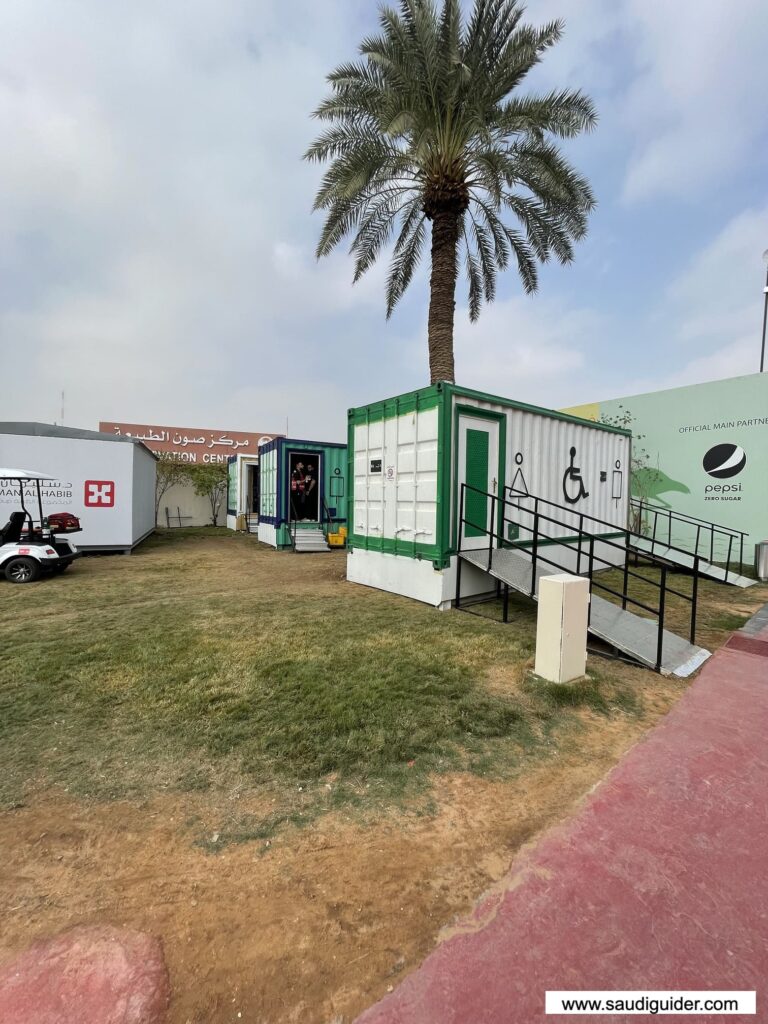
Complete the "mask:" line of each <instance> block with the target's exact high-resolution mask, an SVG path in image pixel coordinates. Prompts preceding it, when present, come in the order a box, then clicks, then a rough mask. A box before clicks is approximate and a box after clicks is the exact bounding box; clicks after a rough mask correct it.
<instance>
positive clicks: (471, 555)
mask: <svg viewBox="0 0 768 1024" xmlns="http://www.w3.org/2000/svg"><path fill="white" fill-rule="evenodd" d="M459 557H460V558H462V559H463V560H464V561H465V562H470V563H472V564H473V565H476V566H477V567H478V568H479V569H482V570H483V571H484V572H487V573H488V574H489V575H490V576H493V577H494V579H497V580H499V581H500V582H501V583H505V584H507V586H509V587H511V588H512V589H513V590H516V591H517V592H518V593H520V594H526V595H527V596H528V597H532V598H533V600H534V601H536V600H537V599H538V596H539V580H540V579H541V577H542V576H551V575H552V574H553V573H555V572H559V571H562V570H558V569H556V568H553V567H551V566H546V565H541V564H539V565H537V566H536V586H535V590H534V592H533V593H531V560H530V558H525V557H523V556H522V555H519V554H517V553H516V552H515V551H510V550H507V549H504V548H498V549H496V550H495V551H494V553H493V559H492V563H491V568H490V569H488V568H487V566H488V551H487V549H485V550H482V549H481V550H475V551H462V552H461V553H460V555H459ZM589 632H590V633H591V634H592V635H593V636H595V637H597V638H598V639H599V640H602V641H603V642H604V643H607V644H610V646H611V647H615V648H616V649H617V650H619V651H621V652H622V653H623V654H626V655H628V656H629V657H630V658H632V659H633V660H635V661H639V662H640V663H641V664H643V665H647V666H648V668H652V669H656V668H657V664H658V648H659V636H658V627H657V624H656V623H655V622H654V621H653V620H652V619H645V618H641V617H640V616H639V615H635V614H634V613H633V612H628V611H626V610H625V609H623V608H621V607H620V606H619V605H616V604H612V603H611V602H610V601H606V600H605V598H602V597H598V596H597V594H595V593H592V594H590V613H589ZM661 644H662V645H661V663H660V665H658V671H660V672H661V673H662V675H665V676H668V675H674V676H680V677H681V678H685V677H686V676H689V675H691V673H692V672H695V671H696V669H697V668H699V666H700V665H703V664H704V662H705V661H706V660H707V658H708V657H709V656H710V654H709V651H706V650H704V648H702V647H697V646H696V645H695V644H691V643H689V642H688V641H687V640H684V639H683V638H682V637H679V636H677V634H676V633H670V632H669V630H666V629H662V634H661Z"/></svg>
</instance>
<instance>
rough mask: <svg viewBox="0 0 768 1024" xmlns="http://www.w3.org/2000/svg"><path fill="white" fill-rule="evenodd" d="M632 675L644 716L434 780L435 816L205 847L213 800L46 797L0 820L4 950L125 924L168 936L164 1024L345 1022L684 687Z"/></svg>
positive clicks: (417, 956)
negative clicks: (552, 751)
mask: <svg viewBox="0 0 768 1024" xmlns="http://www.w3.org/2000/svg"><path fill="white" fill-rule="evenodd" d="M628 671H634V670H628ZM640 676H642V677H643V681H644V683H645V701H646V707H647V717H646V718H645V721H640V720H638V719H636V718H631V717H629V716H622V717H621V718H620V719H616V720H612V721H606V720H604V719H602V718H601V719H600V721H599V722H595V723H593V725H594V728H589V723H588V722H587V723H585V724H587V729H586V730H585V732H584V733H580V734H579V737H578V742H574V743H573V744H572V749H562V748H561V750H560V753H559V756H557V757H556V758H554V760H553V761H550V762H548V763H547V764H546V765H544V764H542V763H541V761H538V762H535V763H534V762H532V763H531V766H530V768H529V769H528V770H523V771H522V772H521V773H520V775H519V776H518V777H517V778H515V779H514V780H511V781H505V782H497V781H493V782H492V781H488V780H484V779H481V778H477V777H474V776H470V775H463V774H462V775H454V776H441V777H440V778H439V779H437V780H436V794H435V795H436V799H437V803H438V807H437V812H436V813H435V814H434V816H422V817H418V816H415V815H409V814H400V815H393V816H390V817H387V818H386V819H385V820H383V821H381V822H379V823H377V824H373V825H367V826H366V825H365V824H361V823H360V822H359V821H355V820H351V819H349V818H345V817H343V816H340V815H328V816H326V817H324V818H323V819H321V820H320V821H319V823H317V824H316V825H314V826H311V827H309V828H307V829H304V830H301V831H295V830H294V831H291V832H288V833H285V834H283V835H282V836H279V837H278V838H275V839H273V840H272V841H271V842H270V844H269V845H266V841H264V842H253V843H247V844H243V845H240V846H230V847H228V848H227V849H225V850H224V851H223V852H222V853H220V854H210V853H206V852H204V851H203V850H201V849H200V848H199V847H196V846H194V845H193V844H192V842H191V841H190V837H189V835H188V833H187V830H186V828H185V822H187V821H188V820H189V819H190V818H191V817H193V816H202V817H205V814H206V812H207V810H208V809H209V808H207V807H206V802H207V800H208V799H209V797H208V796H202V797H201V796H198V795H194V796H189V795H185V796H178V795H174V796H173V797H170V796H168V797H162V798H158V799H154V800H152V801H150V802H148V803H147V804H146V805H144V806H136V805H135V804H131V803H126V802H117V803H111V804H90V805H88V804H83V803H79V802H73V801H71V800H68V799H66V798H64V797H63V796H62V795H61V794H50V795H49V796H48V797H47V798H45V799H42V800H40V801H39V802H37V803H35V805H34V806H30V807H25V808H21V809H18V810H16V811H13V812H11V813H8V814H6V815H4V816H3V817H2V818H0V850H2V851H3V871H2V878H0V918H1V919H2V921H3V934H2V941H1V943H0V955H4V954H10V953H12V952H15V951H17V950H20V949H22V948H23V947H24V946H26V945H27V944H28V943H29V942H31V941H32V940H33V939H35V938H37V937H39V936H40V935H44V934H52V933H54V932H56V931H58V930H60V929H63V928H66V927H70V926H72V925H75V924H85V923H95V922H111V923H115V924H120V925H129V926H132V927H135V928H140V929H143V930H146V931H149V932H151V933H153V934H156V935H158V936H160V937H161V938H162V940H163V943H164V947H165V954H166V959H167V962H168V967H169V971H170V976H171V981H172V985H173V991H174V997H173V1002H172V1006H171V1012H170V1017H169V1019H170V1021H171V1022H172V1024H224V1022H229V1021H232V1022H235V1021H250V1022H258V1024H262V1022H270V1024H272V1022H289V1021H290V1022H294V1021H301V1022H320V1021H331V1020H334V1019H335V1018H339V1019H341V1020H344V1021H349V1020H352V1019H353V1017H354V1016H355V1015H356V1014H357V1013H358V1012H360V1011H361V1010H362V1009H363V1008H364V1007H365V1006H367V1005H368V1004H369V1003H371V1002H372V1001H374V1000H375V999H377V998H378V997H380V996H381V995H383V994H384V992H385V991H386V990H387V988H388V987H389V986H391V985H394V984H396V983H397V981H398V980H399V978H400V977H401V975H402V974H403V972H407V971H409V970H412V969H413V968H414V967H415V966H417V965H418V963H419V962H420V960H421V959H422V958H423V956H424V955H425V954H426V953H427V952H428V951H429V949H430V948H431V947H432V946H433V944H434V942H435V941H436V940H437V938H438V935H439V932H440V930H441V928H443V927H444V926H446V925H448V924H450V922H451V920H452V919H453V918H454V916H455V915H456V914H458V913H460V912H462V911H464V910H466V909H468V908H469V907H470V906H471V904H472V903H473V901H474V900H475V899H476V898H477V897H478V896H479V895H480V894H481V893H482V892H483V891H484V890H485V889H486V888H488V886H490V885H491V884H492V883H493V882H495V881H496V880H497V879H499V878H500V877H501V876H502V875H503V874H504V872H505V871H506V870H507V868H508V866H509V864H510V862H511V860H512V858H513V857H514V855H515V854H516V853H517V851H518V850H519V849H520V847H521V846H522V845H523V844H524V843H525V842H527V841H528V840H530V839H531V838H532V837H533V836H535V835H536V833H537V832H539V831H540V830H541V829H542V828H544V827H546V826H547V825H549V824H551V823H552V822H554V821H556V820H558V819H560V818H562V817H564V816H565V815H567V814H568V813H570V812H571V811H572V809H573V807H574V806H575V805H576V803H577V802H578V800H579V799H580V798H582V797H583V796H584V795H585V794H586V793H588V792H589V790H590V789H591V788H592V787H593V786H594V785H595V784H596V783H597V782H598V781H599V780H600V779H601V778H602V777H603V776H604V775H605V773H606V772H607V771H608V770H609V769H610V767H611V766H612V765H613V764H615V762H616V761H617V759H618V758H619V757H620V756H621V754H622V753H623V752H624V751H625V750H626V749H627V748H628V747H629V746H630V745H631V744H632V743H634V742H635V741H636V740H637V739H638V738H639V737H640V735H641V734H642V733H643V732H644V731H645V730H646V729H647V728H648V725H649V724H650V723H651V721H652V720H654V719H655V718H657V717H658V716H659V715H661V714H663V713H664V712H665V711H666V710H667V709H668V708H669V707H670V706H671V704H672V703H673V702H674V700H675V697H676V693H677V692H679V691H680V689H681V688H680V686H679V684H677V685H676V684H670V683H669V682H667V681H663V680H653V679H652V684H651V686H650V687H649V686H648V682H647V681H648V674H647V673H640V672H638V677H640ZM653 684H657V685H653ZM587 717H589V716H588V715H587Z"/></svg>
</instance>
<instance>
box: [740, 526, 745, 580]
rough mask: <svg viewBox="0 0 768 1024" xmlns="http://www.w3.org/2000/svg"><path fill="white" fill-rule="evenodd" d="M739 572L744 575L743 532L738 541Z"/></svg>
mask: <svg viewBox="0 0 768 1024" xmlns="http://www.w3.org/2000/svg"><path fill="white" fill-rule="evenodd" d="M739 572H740V573H741V575H742V576H743V575H744V534H743V533H742V534H741V541H740V543H739Z"/></svg>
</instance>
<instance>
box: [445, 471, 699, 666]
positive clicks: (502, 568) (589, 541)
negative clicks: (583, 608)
mask: <svg viewBox="0 0 768 1024" xmlns="http://www.w3.org/2000/svg"><path fill="white" fill-rule="evenodd" d="M468 492H474V493H475V494H476V495H477V496H482V497H483V498H484V499H485V503H487V502H490V516H489V518H488V520H487V522H486V523H485V524H480V523H477V522H473V521H472V520H470V519H468V518H467V516H466V496H467V493H468ZM459 509H460V511H459V530H458V536H459V544H458V552H457V554H458V559H457V571H456V607H461V570H462V564H463V563H469V564H472V565H474V566H476V567H477V568H479V569H481V570H482V571H483V572H486V573H488V575H490V576H491V577H492V578H494V579H496V580H498V581H499V583H500V584H501V585H502V593H503V599H504V605H503V618H504V621H505V622H507V621H508V618H509V616H508V609H509V591H510V589H512V590H515V591H517V592H518V593H522V594H526V595H527V596H528V597H530V598H532V599H533V600H534V601H535V600H537V598H538V584H539V580H540V579H541V577H542V576H549V575H552V574H554V573H561V572H571V573H575V574H576V575H579V576H585V577H586V578H587V579H589V590H590V610H589V625H588V628H589V632H590V633H591V634H592V635H593V636H595V637H597V638H599V639H600V640H602V641H604V642H605V643H607V644H609V645H610V646H612V647H613V648H615V649H616V650H617V651H621V652H622V653H623V654H625V655H628V656H629V657H631V658H633V659H634V660H636V661H638V662H640V663H641V664H643V665H647V666H649V667H650V668H653V669H655V670H656V671H657V672H661V673H663V674H664V675H676V676H680V677H685V676H688V675H690V674H691V673H692V672H694V671H695V670H696V669H697V668H698V667H699V666H700V665H702V664H703V663H704V661H706V659H707V658H708V657H709V656H710V652H709V651H707V650H705V649H704V648H702V647H698V646H697V645H696V608H697V599H698V580H699V567H698V563H699V560H700V559H699V556H698V555H694V556H693V563H694V564H693V566H692V575H691V590H690V593H685V592H684V591H681V590H678V589H676V588H674V587H672V586H671V585H670V581H669V566H668V564H667V563H666V562H665V561H664V560H663V559H662V558H657V557H656V556H655V555H654V554H653V553H644V557H645V558H646V559H647V561H648V562H650V565H651V567H652V568H654V569H656V570H658V575H652V576H648V575H645V574H643V573H642V572H641V571H640V569H639V568H638V567H637V566H635V567H634V568H633V567H631V565H630V562H631V559H632V558H633V557H634V556H635V551H634V549H633V547H632V543H631V540H630V537H631V533H630V531H629V530H624V531H618V536H619V537H620V538H621V539H617V531H616V524H611V523H607V522H605V521H602V520H599V519H597V518H596V517H594V516H589V515H587V514H585V513H575V512H574V511H573V510H571V509H566V508H565V507H563V506H561V505H557V504H556V503H555V502H552V501H548V500H546V499H544V498H538V497H534V496H531V495H528V496H521V495H518V494H515V493H514V492H513V491H512V490H511V488H507V489H506V490H505V491H504V493H503V495H502V496H501V497H499V496H498V495H495V494H491V493H488V492H485V491H480V490H478V489H477V488H475V487H472V486H471V485H469V484H466V483H465V484H462V485H461V499H460V507H459ZM489 523H490V524H491V525H490V526H489ZM466 526H470V527H471V528H472V529H473V532H474V534H475V538H477V537H479V536H484V537H487V538H488V543H487V544H484V545H483V546H482V547H472V548H464V549H462V543H463V542H462V537H463V536H464V533H465V527H466ZM521 535H522V539H521ZM513 538H514V539H513ZM464 543H465V542H464ZM606 547H607V548H608V549H609V550H608V551H605V548H606ZM601 551H603V552H604V553H603V554H601ZM608 555H610V557H608ZM617 563H618V564H617ZM608 569H614V570H619V571H620V572H621V578H622V583H621V586H620V587H619V585H618V584H616V585H615V586H609V585H608V582H607V581H606V580H605V579H603V578H601V571H602V570H608ZM638 581H639V582H638ZM639 584H642V586H643V588H644V591H643V593H645V591H646V590H650V591H651V593H652V594H654V595H655V596H656V600H655V601H654V602H653V603H649V602H650V600H651V599H650V598H647V597H645V596H644V597H643V599H642V600H641V599H640V598H638V597H637V596H633V594H632V593H631V590H632V588H633V585H634V589H635V590H637V589H638V586H639ZM617 587H619V588H618V589H617ZM595 591H600V592H601V593H602V594H605V595H607V596H606V597H603V596H600V594H597V593H595ZM669 597H675V598H679V599H682V600H684V601H686V602H689V603H690V605H691V614H690V629H689V638H688V639H687V640H686V639H684V638H682V637H680V636H678V635H677V634H675V633H672V632H670V631H669V630H667V629H665V628H664V620H665V616H666V612H667V601H668V598H669ZM611 598H612V599H613V600H611ZM628 606H629V607H628Z"/></svg>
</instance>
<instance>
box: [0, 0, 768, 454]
mask: <svg viewBox="0 0 768 1024" xmlns="http://www.w3.org/2000/svg"><path fill="white" fill-rule="evenodd" d="M556 16H561V17H563V18H564V19H565V22H566V35H565V39H564V40H563V42H562V43H561V44H560V45H559V47H558V48H556V50H554V51H552V53H551V54H550V55H549V57H548V58H547V61H546V63H545V64H544V65H542V67H541V68H539V69H537V71H536V72H535V74H534V75H533V76H531V78H530V80H529V86H528V88H529V89H530V90H535V89H544V88H549V87H552V86H564V85H569V86H579V87H581V88H583V89H585V90H586V91H587V92H589V93H590V94H591V96H592V97H593V99H594V100H595V102H596V105H597V107H598V110H599V114H600V124H599V128H598V130H597V131H596V132H595V133H594V134H593V135H591V136H588V137H586V138H584V139H581V140H578V141H577V142H575V143H574V144H572V145H569V146H568V152H569V155H570V157H571V159H572V160H573V161H574V162H575V163H576V164H577V165H578V167H579V168H580V170H582V171H583V172H584V173H586V174H587V176H588V177H589V178H590V179H591V181H592V183H593V185H594V188H595V191H596V193H597V196H598V200H599V208H598V210H597V212H596V214H595V215H594V217H593V219H592V222H591V227H590V233H589V236H588V238H587V239H586V240H585V241H584V242H583V243H582V244H581V245H580V246H579V247H578V249H577V256H576V262H575V264H574V265H572V266H571V267H568V268H560V267H551V268H548V269H547V270H546V271H545V272H544V273H543V274H542V279H541V288H540V291H539V293H538V294H537V295H536V296H534V297H526V296H524V295H523V293H522V289H521V287H520V284H519V282H518V280H517V278H516V277H515V275H514V274H512V273H507V274H506V275H505V276H504V277H502V278H501V279H500V282H499V285H500V286H499V294H498V300H497V301H496V303H495V304H494V305H493V306H491V307H488V308H486V309H485V310H484V312H483V315H482V317H481V320H480V322H479V323H478V324H476V325H470V324H469V322H468V318H467V315H466V305H465V302H466V298H465V288H464V286H463V284H461V285H460V293H459V296H458V300H459V308H458V310H457V324H456V335H457V339H456V348H457V379H458V381H459V382H460V383H463V384H466V385H468V386H472V387H478V388H482V389H486V390H491V391H495V392H498V393H502V394H505V395H507V396H509V397H513V398H518V399H521V400H523V401H533V402H537V403H541V404H545V405H551V406H563V405H572V404H576V403H579V402H583V401H590V400H595V399H599V398H609V397H614V396H619V395H622V394H630V393H633V392H637V391H642V390H650V389H652V388H656V387H664V386H672V385H675V384H679V383H693V382H697V381H702V380H711V379H714V378H717V377H723V376H734V375H737V374H741V373H749V372H753V371H755V370H757V368H758V359H759V340H760V338H759V336H760V326H761V316H762V284H763V279H762V274H763V273H764V266H763V265H762V263H761V253H762V251H763V250H764V249H766V248H768V119H767V118H766V96H768V60H767V59H766V47H767V45H768V3H766V2H765V0H737V2H732V3H727V2H725V0H675V2H674V3H671V2H667V0H535V2H531V3H529V4H528V18H529V19H530V20H532V21H538V22H540V21H543V20H544V19H549V18H551V17H556ZM375 19H376V4H375V3H373V2H371V0H322V2H318V0H282V2H277V0H275V2H267V0H216V3H213V2H212V0H162V2H161V3H158V2H157V0H131V2H130V3H128V2H123V0H109V2H104V0H3V2H2V4H0V419H22V420H43V421H48V422H52V421H54V420H60V393H61V391H62V389H63V390H64V391H65V392H66V410H65V422H66V423H67V424H69V425H73V426H81V427H90V428H93V427H96V426H97V424H98V421H99V420H100V419H115V420H131V421H142V422H143V421H148V422H156V423H171V424H179V425H189V426H201V427H206V426H208V427H218V428H222V429H227V428H229V429H241V430H259V431H280V430H283V431H284V430H285V429H286V417H288V424H289V430H290V432H291V433H292V434H293V435H294V436H309V437H315V438H320V439H323V438H325V439H328V440H335V439H341V438H342V437H343V433H344V424H345V421H346V415H345V413H346V409H347V408H348V407H349V406H352V405H361V404H364V403H366V402H369V401H374V400H376V399H379V398H384V397H387V396H390V395H394V394H398V393H400V392H402V391H407V390H410V389H412V388H415V387H418V386H421V385H423V384H425V383H428V380H429V376H428V368H427V348H426V309H427V288H426V276H425V274H424V273H423V272H422V274H421V275H420V276H419V277H418V278H417V279H415V280H414V282H413V284H412V286H411V289H410V293H409V294H408V296H407V298H406V300H405V301H404V302H403V303H402V304H401V306H400V307H399V309H398V310H397V312H396V313H395V315H394V317H393V319H392V320H390V321H389V322H387V321H386V320H385V316H384V295H383V284H382V282H383V277H384V271H385V266H382V267H381V268H377V269H376V270H374V271H373V272H371V273H370V274H369V275H368V277H367V278H366V279H365V280H364V282H363V283H361V284H359V285H356V286H354V287H353V286H352V284H351V276H352V266H351V261H350V259H349V257H348V256H347V255H346V252H345V251H340V252H339V254H338V256H336V257H335V258H333V259H331V260H326V261H323V262H322V263H316V262H315V260H314V258H313V248H314V243H315V239H316V237H317V233H318V231H319V228H320V220H319V217H318V216H313V215H312V214H311V212H310V211H311V205H312V198H313V192H314V188H315V186H316V183H317V180H318V176H319V172H318V170H317V169H316V168H313V167H310V166H308V165H306V164H303V163H302V161H301V159H300V158H301V154H302V152H303V151H304V149H305V148H306V146H307V144H308V143H309V141H310V140H311V139H312V137H313V135H314V133H315V131H316V125H315V123H313V122H312V121H311V119H310V116H309V115H310V112H311V110H312V109H313V107H314V106H315V105H316V104H317V102H318V101H319V100H320V98H321V97H322V96H323V95H324V92H325V83H324V76H325V74H326V73H327V72H328V71H329V70H331V68H332V67H334V65H335V64H336V63H338V62H339V61H340V60H343V59H345V58H348V57H350V56H352V55H353V54H354V52H355V48H356V45H357V43H358V41H359V40H360V38H361V37H362V36H363V35H364V34H365V33H366V32H367V31H368V30H370V29H371V28H373V27H374V25H375Z"/></svg>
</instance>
